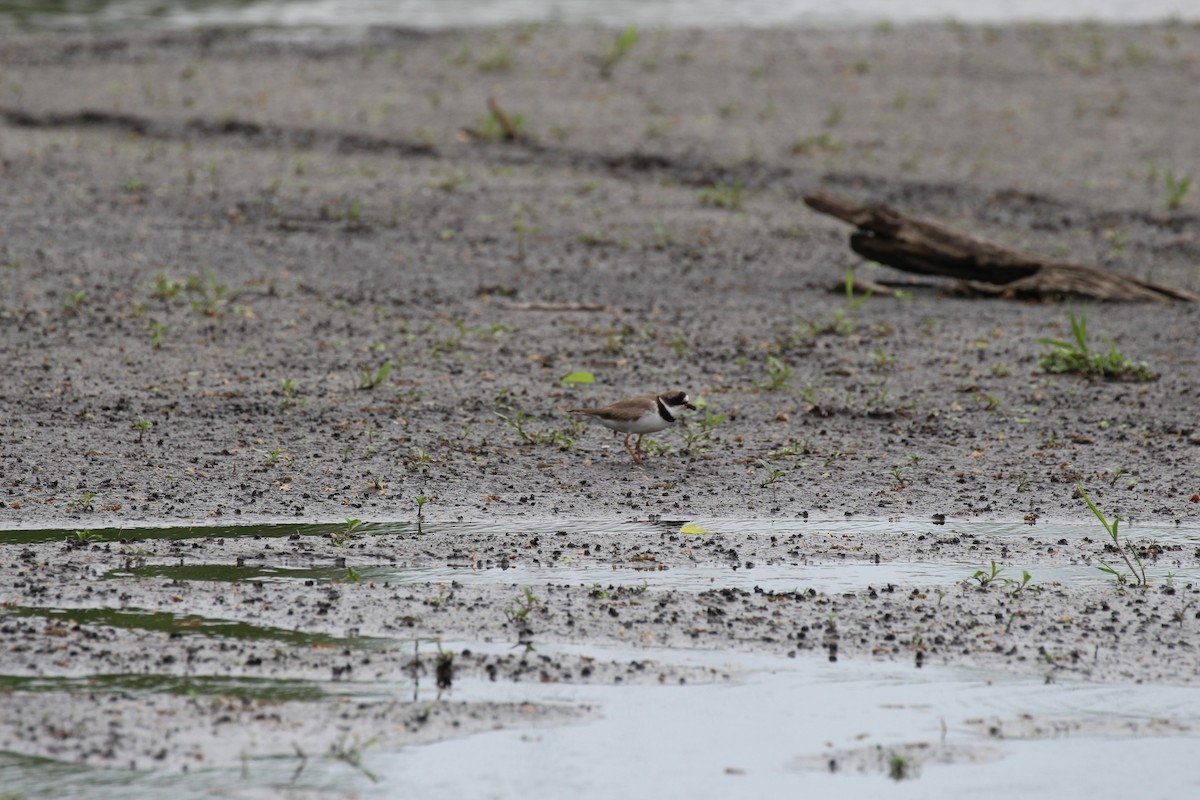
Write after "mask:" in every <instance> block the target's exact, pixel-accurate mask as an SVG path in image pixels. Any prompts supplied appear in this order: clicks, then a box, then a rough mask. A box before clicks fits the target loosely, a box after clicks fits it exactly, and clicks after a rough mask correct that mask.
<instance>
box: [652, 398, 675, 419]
mask: <svg viewBox="0 0 1200 800" xmlns="http://www.w3.org/2000/svg"><path fill="white" fill-rule="evenodd" d="M654 402H656V403H658V415H659V416H660V417H662V418H663V419H665V420H666V421H667V422H674V421H675V418H674V417H672V416H671V412H670V411H668V410H667V404H666V403H664V402H663V401H662V398H661V397H656V398H654Z"/></svg>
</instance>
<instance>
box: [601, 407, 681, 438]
mask: <svg viewBox="0 0 1200 800" xmlns="http://www.w3.org/2000/svg"><path fill="white" fill-rule="evenodd" d="M600 422H601V423H602V424H603V425H605V426H606V427H609V428H612V429H613V430H614V431H620V432H621V433H639V434H641V433H654V432H655V431H661V430H662V429H663V428H665V427H667V426H668V425H670V424H671V423H669V422H667V421H666V420H665V419H663V418H662V417H660V416H659V414H658V412H657V411H655V412H653V413H650V414H643V415H642V416H640V417H638V418H637V419H635V420H619V419H601V420H600Z"/></svg>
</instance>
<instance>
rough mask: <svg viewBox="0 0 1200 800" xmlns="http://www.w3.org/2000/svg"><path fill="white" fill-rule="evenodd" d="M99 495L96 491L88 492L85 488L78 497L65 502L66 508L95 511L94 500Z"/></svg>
mask: <svg viewBox="0 0 1200 800" xmlns="http://www.w3.org/2000/svg"><path fill="white" fill-rule="evenodd" d="M99 496H100V495H99V494H98V493H96V492H89V491H88V490H87V489H84V490H83V494H82V495H81V496H80V497H79V498H77V499H75V500H71V501H70V502H68V503H67V508H69V509H71V510H72V511H95V510H96V503H95V500H96V498H97V497H99Z"/></svg>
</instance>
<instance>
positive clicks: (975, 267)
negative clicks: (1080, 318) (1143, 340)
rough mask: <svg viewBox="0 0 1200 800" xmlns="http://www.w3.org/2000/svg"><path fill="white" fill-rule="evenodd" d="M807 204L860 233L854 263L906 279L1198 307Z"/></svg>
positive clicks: (855, 210) (1188, 296)
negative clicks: (862, 261) (914, 276)
mask: <svg viewBox="0 0 1200 800" xmlns="http://www.w3.org/2000/svg"><path fill="white" fill-rule="evenodd" d="M804 202H805V203H806V204H807V205H808V206H809V207H810V208H812V209H813V210H815V211H819V212H821V213H823V214H830V215H832V216H835V217H837V218H838V219H840V220H844V221H846V222H849V223H850V224H851V225H854V226H855V227H856V228H858V230H857V231H855V232H854V233H852V234H851V235H850V247H851V249H853V250H854V252H856V253H858V254H859V255H861V256H863V257H865V258H869V259H871V260H872V261H878V262H879V263H880V264H887V265H888V266H891V267H895V268H896V269H900V270H904V271H905V272H916V273H919V274H921V275H946V276H948V277H952V278H959V279H961V280H962V281H963V282H964V284H965V286H966V288H968V289H969V290H970V291H972V292H975V293H978V294H983V295H989V296H996V297H1006V298H1007V297H1038V298H1050V297H1061V296H1064V295H1074V296H1077V297H1086V298H1091V299H1095V300H1115V301H1129V300H1160V301H1163V300H1182V301H1185V302H1191V303H1194V302H1198V301H1200V294H1197V293H1196V292H1190V291H1188V290H1186V289H1174V288H1171V287H1169V286H1160V285H1158V284H1156V283H1151V282H1149V281H1144V280H1140V279H1138V278H1134V277H1132V276H1130V275H1124V274H1122V273H1120V272H1113V271H1111V270H1105V269H1099V268H1097V267H1090V266H1087V265H1085V264H1074V263H1071V262H1069V261H1059V260H1057V259H1053V258H1046V257H1044V256H1039V255H1036V254H1034V253H1027V252H1024V251H1021V250H1015V249H1013V248H1011V247H1005V246H1003V245H999V244H996V243H995V242H989V241H986V240H984V239H979V238H977V237H974V236H969V235H967V234H965V233H962V232H960V231H956V230H954V229H952V228H950V227H949V226H948V225H944V224H942V223H940V222H934V221H933V220H928V219H920V218H918V217H911V216H909V215H907V214H904V213H902V212H900V211H897V210H896V209H894V208H891V207H890V206H886V205H883V204H878V203H873V204H869V205H859V204H858V203H854V202H851V201H849V200H846V199H844V198H841V197H837V196H835V195H832V194H829V193H828V192H823V191H817V192H813V193H811V194H808V195H805V196H804Z"/></svg>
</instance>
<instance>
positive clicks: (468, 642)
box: [0, 520, 1200, 788]
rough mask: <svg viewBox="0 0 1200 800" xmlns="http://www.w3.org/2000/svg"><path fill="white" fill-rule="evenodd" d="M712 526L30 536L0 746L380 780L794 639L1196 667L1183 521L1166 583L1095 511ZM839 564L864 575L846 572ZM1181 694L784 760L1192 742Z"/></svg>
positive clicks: (1006, 665) (1152, 536) (946, 656)
mask: <svg viewBox="0 0 1200 800" xmlns="http://www.w3.org/2000/svg"><path fill="white" fill-rule="evenodd" d="M706 524H707V526H708V527H707V528H704V530H705V533H703V534H691V535H688V534H683V533H681V532H680V530H681V528H682V527H683V526H681V525H680V523H679V522H678V521H671V522H666V521H658V522H649V521H642V522H631V523H602V522H601V523H597V522H583V521H577V522H575V523H574V524H573V525H570V526H567V527H565V528H564V527H562V526H559V525H555V524H554V522H553V521H540V522H538V523H511V524H509V525H507V526H504V525H497V526H495V527H493V528H492V530H491V532H488V531H487V530H486V529H485V526H481V525H460V524H455V523H442V524H437V523H433V524H431V525H429V527H428V528H425V527H422V528H421V529H420V530H418V529H417V527H416V526H415V525H410V524H408V523H391V524H375V525H367V526H359V527H356V528H354V529H353V530H352V531H351V532H350V533H348V534H347V533H346V526H345V525H344V524H327V525H315V526H314V525H288V524H277V525H269V526H247V527H245V528H242V529H239V528H237V527H225V528H219V529H209V530H206V529H205V528H195V527H193V528H179V529H149V528H147V529H143V530H137V529H131V530H127V531H118V530H97V531H90V532H86V533H84V532H67V531H11V532H8V533H6V534H4V544H3V548H2V550H0V553H2V555H3V558H2V559H0V586H2V587H3V591H4V598H5V603H4V608H3V609H2V610H0V630H2V631H3V634H4V642H5V645H4V648H3V651H2V653H0V673H2V674H3V675H4V678H3V681H4V686H3V691H4V692H5V704H4V712H3V714H2V715H0V749H4V750H7V751H9V752H10V753H13V754H22V755H23V756H26V757H28V756H37V757H44V758H52V759H55V760H57V761H60V762H65V763H72V764H85V765H90V766H102V767H110V768H111V767H117V768H122V769H125V768H132V769H134V770H137V771H140V773H133V774H135V775H136V774H146V772H145V771H147V770H149V771H150V772H154V771H158V770H169V771H176V772H177V771H181V770H182V771H184V772H189V771H197V770H198V771H205V770H208V771H211V770H218V771H219V770H221V769H231V768H235V767H241V768H242V769H243V770H245V769H252V768H251V767H247V766H246V764H253V765H258V766H257V767H253V769H259V768H262V769H267V767H263V766H262V765H264V764H275V767H272V769H277V768H278V760H279V759H284V760H287V761H289V763H292V765H293V767H294V768H296V769H297V772H300V771H301V768H303V769H310V768H311V769H313V770H314V774H318V775H325V774H327V773H329V771H330V770H331V769H332V770H335V771H337V770H341V771H343V772H346V773H347V774H350V775H353V776H356V777H355V778H354V780H361V781H362V782H363V785H364V786H371V785H374V784H373V783H371V780H370V776H374V773H373V772H372V769H373V768H372V767H370V766H369V765H368V764H367V762H364V761H363V758H364V754H366V753H367V752H370V753H371V754H373V755H375V756H376V757H377V758H384V755H383V754H386V753H388V752H394V751H397V750H401V749H405V748H409V747H413V746H416V745H422V744H428V743H431V742H436V741H444V740H448V739H455V738H458V737H462V736H466V735H470V734H478V733H488V732H496V731H503V730H508V729H525V728H529V729H538V728H545V727H546V726H561V725H564V724H567V725H574V724H600V723H598V722H597V720H600V719H604V718H605V715H606V711H605V708H606V707H608V706H609V705H611V704H612V703H613V702H614V700H613V698H612V697H608V698H607V699H606V700H605V701H604V702H601V701H600V700H599V699H596V700H591V699H590V698H588V696H587V694H586V693H587V692H588V691H603V690H605V689H607V688H610V687H629V688H633V687H639V686H640V687H659V688H660V689H665V688H667V687H693V689H695V690H699V689H700V688H701V687H704V686H712V685H742V684H745V683H746V682H747V680H751V683H752V684H753V680H752V677H751V676H753V675H754V674H756V673H762V672H763V670H764V669H765V670H766V674H775V673H777V672H778V671H779V670H780V669H781V665H784V666H783V667H782V668H783V669H784V673H781V674H786V665H787V664H788V663H789V662H790V663H797V664H826V665H828V669H829V670H830V671H829V672H828V673H827V674H825V675H824V676H823V677H822V678H820V679H819V680H818V681H817V685H818V686H824V689H823V690H822V691H825V692H827V693H828V692H834V693H836V692H837V691H838V689H837V686H838V682H839V681H848V680H852V679H853V677H852V676H853V675H854V674H855V673H854V672H853V670H855V669H859V670H861V669H862V668H863V667H864V666H866V667H869V666H870V665H872V664H883V665H888V667H889V668H890V669H892V670H894V671H895V676H899V677H893V678H892V679H893V680H900V681H902V682H912V681H917V682H918V683H920V682H924V681H926V680H927V679H926V678H925V677H923V676H924V674H925V673H926V672H929V671H937V670H945V669H947V668H951V669H960V670H961V669H964V668H965V669H967V670H968V673H967V674H971V673H972V671H973V673H974V674H976V675H985V676H989V679H988V681H987V683H988V684H989V685H990V684H991V682H992V681H993V680H995V681H997V682H999V683H1001V684H1003V682H1004V681H1005V680H1008V681H1012V680H1017V681H1020V680H1026V681H1028V680H1030V679H1033V680H1036V681H1039V682H1042V683H1044V684H1046V685H1050V684H1055V685H1063V686H1064V687H1070V686H1075V685H1086V684H1095V685H1105V684H1107V685H1112V686H1114V687H1136V686H1139V685H1145V686H1153V685H1166V686H1177V687H1189V686H1194V685H1195V683H1196V681H1197V680H1200V673H1198V672H1197V667H1196V663H1197V662H1196V659H1195V657H1194V648H1195V636H1196V631H1197V626H1198V625H1200V610H1198V609H1197V605H1196V601H1197V596H1198V595H1200V536H1198V535H1197V534H1196V533H1195V532H1194V531H1189V530H1180V529H1178V528H1176V527H1174V526H1172V527H1168V528H1162V529H1151V530H1145V531H1141V532H1140V533H1135V534H1134V541H1136V542H1137V543H1138V546H1139V547H1140V548H1141V552H1142V553H1143V554H1144V555H1145V558H1146V564H1147V565H1148V571H1149V574H1150V576H1151V577H1152V579H1153V581H1154V582H1153V583H1152V585H1151V586H1150V587H1148V588H1141V587H1134V586H1128V585H1126V586H1122V585H1120V584H1118V583H1117V582H1116V581H1113V580H1111V579H1109V578H1107V577H1106V576H1105V575H1104V573H1102V572H1100V571H1099V570H1098V569H1097V563H1098V562H1097V560H1098V559H1103V558H1105V557H1108V558H1112V557H1113V556H1112V554H1111V552H1110V553H1106V552H1105V550H1104V547H1103V545H1102V544H1101V543H1099V542H1097V541H1095V540H1094V539H1093V538H1092V535H1094V533H1095V531H1094V530H1092V529H1089V528H1082V527H1080V526H1057V527H1053V526H1027V525H1017V526H1009V527H1008V528H1007V529H1005V526H1000V525H995V526H991V527H988V526H982V527H977V528H976V529H972V528H971V526H970V525H966V524H964V525H962V526H959V527H955V526H936V525H931V524H928V523H908V524H907V529H905V527H906V526H905V524H904V523H878V525H877V526H876V528H875V529H872V528H870V527H867V528H865V529H864V528H863V527H861V526H859V527H858V529H856V526H854V525H846V524H842V525H838V524H835V523H826V524H824V525H822V524H819V523H813V524H811V525H810V524H809V523H804V522H792V523H774V524H771V523H763V522H759V523H755V522H748V521H742V522H736V521H724V522H723V521H720V520H711V521H706ZM889 527H890V528H892V529H893V532H891V533H887V532H885V531H884V529H886V528H889ZM997 559H999V563H998V564H996V563H993V562H996V560H997ZM972 565H977V566H975V567H973V566H972ZM942 567H948V568H949V569H948V570H946V571H941V572H939V571H938V569H939V568H942ZM997 567H998V570H996V568H997ZM856 568H857V569H858V570H859V571H858V572H854V570H855V569H856ZM931 570H932V571H931ZM994 570H996V571H995V575H994V577H992V578H990V579H988V578H981V577H980V576H988V575H992V573H993V571H994ZM848 573H850V574H852V575H853V576H854V577H853V578H852V579H851V583H857V585H856V586H855V588H853V589H851V588H849V587H848V586H846V585H843V584H842V583H835V584H827V581H828V580H829V579H830V578H829V576H830V575H831V574H833V575H842V576H845V575H846V574H848ZM1026 574H1028V575H1030V578H1028V579H1026V578H1025V577H1024V576H1025V575H1026ZM947 576H953V577H947ZM922 577H923V578H924V579H925V580H923V581H922ZM843 580H844V578H843ZM764 587H766V588H764ZM771 659H775V660H774V661H771ZM764 661H765V662H766V663H767V664H770V665H772V666H770V667H769V668H768V667H764V665H763V662H764ZM839 665H848V666H844V670H850V672H849V673H847V672H845V671H839ZM803 669H811V667H803ZM837 676H841V677H840V678H839V677H837ZM1004 676H1007V677H1004ZM928 680H932V681H935V682H936V681H937V680H942V681H947V680H948V681H949V683H948V684H947V685H949V686H954V685H955V681H959V680H962V678H957V679H956V678H947V677H942V678H930V679H928ZM830 681H832V683H830ZM768 685H773V684H768ZM931 685H935V684H931ZM548 687H549V688H556V693H555V694H551V695H546V694H545V691H546V689H547V688H548ZM589 687H595V688H594V689H589ZM1113 691H1114V692H1116V693H1132V692H1136V690H1135V689H1130V688H1114V689H1113ZM1180 691H1184V689H1182V688H1181V689H1180ZM580 693H583V697H582V699H581V697H580ZM641 702H649V703H653V702H654V701H653V696H651V697H649V698H647V699H646V700H644V701H641ZM1189 703H1190V701H1186V702H1185V703H1184V705H1183V707H1181V708H1180V709H1176V711H1175V712H1174V713H1169V712H1168V713H1166V714H1165V715H1161V716H1156V715H1150V714H1148V713H1146V712H1145V709H1143V710H1142V711H1141V712H1139V711H1138V710H1136V708H1135V709H1127V710H1125V711H1123V712H1122V714H1121V715H1120V716H1119V717H1117V718H1113V717H1111V716H1104V715H1100V716H1099V717H1094V716H1091V715H1089V714H1087V713H1081V712H1080V711H1079V710H1078V709H1076V710H1074V711H1073V712H1068V711H1066V710H1064V709H1062V708H1059V707H1056V706H1055V705H1053V704H1051V705H1050V707H1049V708H1045V709H1041V708H1036V707H1035V708H1033V709H1032V710H1031V709H1030V708H1029V707H1025V708H1024V710H1023V711H1022V709H1021V708H1020V707H1019V704H1018V707H1017V708H994V709H992V710H991V712H990V713H989V714H986V715H984V716H979V715H978V714H975V715H973V716H964V719H962V720H960V721H958V722H956V723H955V726H956V727H961V728H962V731H964V732H960V734H959V735H960V736H965V737H966V741H956V742H951V743H950V744H946V743H945V742H944V741H942V742H936V741H933V740H932V739H924V740H922V741H924V742H925V743H924V744H920V745H918V744H914V743H913V742H908V743H905V742H902V741H889V742H884V743H880V744H873V745H872V746H871V747H867V748H863V747H861V746H859V745H853V746H850V747H848V748H847V747H846V746H845V745H847V744H850V743H849V742H847V743H843V747H842V748H841V749H838V748H833V749H832V750H828V751H827V748H820V749H818V750H817V751H816V752H808V753H800V752H797V753H796V754H795V755H794V763H793V765H792V767H789V769H795V770H798V771H799V772H805V771H806V770H809V769H811V765H812V764H813V763H817V761H819V760H820V759H826V763H827V762H828V759H830V758H832V759H833V760H834V761H835V762H837V763H840V764H841V765H842V768H844V769H846V770H848V771H850V772H866V773H874V774H881V775H882V774H887V772H888V770H890V769H892V765H893V764H894V763H896V762H895V759H896V758H900V759H906V760H907V761H908V762H911V763H910V766H911V767H912V768H914V769H916V768H918V767H919V766H920V765H921V764H924V763H928V764H930V765H931V766H933V765H936V764H938V763H960V764H961V763H976V762H977V761H980V760H983V761H990V760H994V759H996V758H1001V757H1003V755H1004V753H1005V751H1004V750H1003V749H1001V750H999V751H997V750H996V744H997V743H1000V742H1002V741H1003V740H1005V739H1009V738H1014V737H1015V738H1017V739H1019V740H1040V739H1045V738H1047V737H1049V738H1051V739H1054V738H1060V737H1063V736H1068V735H1079V736H1093V737H1100V738H1102V739H1109V738H1113V737H1117V738H1121V737H1126V738H1128V737H1133V738H1134V739H1138V738H1143V737H1146V736H1149V737H1153V738H1156V739H1157V738H1160V737H1164V736H1166V737H1178V736H1189V735H1191V732H1192V730H1193V725H1194V724H1195V722H1196V721H1195V720H1193V719H1192V711H1190V710H1189V709H1190V705H1189ZM918 705H919V704H918ZM1135 705H1136V703H1135ZM47 708H53V709H55V711H54V713H50V714H47V713H44V712H43V711H39V710H44V709H47ZM1195 711H1196V712H1197V713H1200V709H1195ZM953 713H958V714H962V713H963V712H962V710H958V709H956V710H955V711H954V712H953ZM618 716H619V715H618ZM1119 720H1124V722H1120V721H1119ZM863 724H864V725H865V726H866V728H868V729H870V728H871V724H870V723H869V722H868V721H866V720H864V722H863ZM943 724H944V722H943ZM535 735H537V734H535ZM943 739H944V734H943ZM989 739H990V740H993V743H992V744H987V743H986V742H987V740H989ZM831 747H832V745H831ZM880 748H883V749H880ZM264 759H265V761H264ZM272 759H273V760H274V761H272ZM310 759H311V761H312V767H309V766H308V764H309V760H310ZM806 759H807V760H806ZM814 759H815V760H816V761H814ZM384 760H385V761H386V759H384ZM22 763H24V762H22ZM789 763H792V762H791V761H789ZM806 765H807V766H806ZM880 765H882V766H880ZM23 768H24V769H26V770H29V769H30V768H29V766H28V765H27V764H26V765H25V766H24V767H23ZM375 777H378V776H375ZM893 777H894V776H893ZM30 780H32V779H30ZM276 780H279V781H282V779H279V778H277V779H276ZM284 783H286V782H284ZM23 785H28V784H23ZM281 785H282V784H281ZM135 788H136V787H135Z"/></svg>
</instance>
